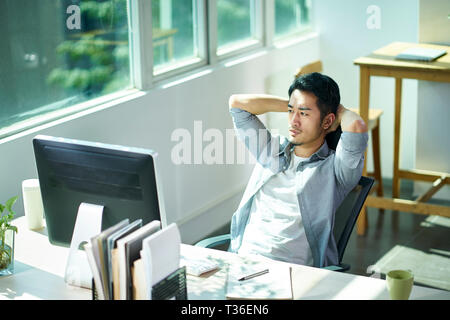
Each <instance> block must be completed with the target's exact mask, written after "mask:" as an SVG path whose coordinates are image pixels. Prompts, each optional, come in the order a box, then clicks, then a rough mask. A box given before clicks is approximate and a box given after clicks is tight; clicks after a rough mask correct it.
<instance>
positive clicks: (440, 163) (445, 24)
mask: <svg viewBox="0 0 450 320" xmlns="http://www.w3.org/2000/svg"><path fill="white" fill-rule="evenodd" d="M449 12H450V1H448V0H427V1H424V0H420V19H419V41H420V42H427V43H436V44H445V45H450V20H449V19H448V17H447V16H448V13H449ZM448 54H450V53H448ZM449 101H450V83H438V82H431V81H419V86H418V110H417V114H418V117H417V147H416V166H417V169H424V170H432V171H439V172H450V140H449V139H448V137H450V126H449V125H448V121H449V120H450V103H449ZM429 187H430V184H429V183H423V182H417V183H415V185H414V192H415V193H416V194H418V195H420V194H423V193H424V192H425V191H426V190H427V189H428V188H429ZM433 198H440V199H446V200H449V199H450V186H445V187H444V188H442V189H441V190H440V191H439V192H438V193H437V194H436V195H435V196H433Z"/></svg>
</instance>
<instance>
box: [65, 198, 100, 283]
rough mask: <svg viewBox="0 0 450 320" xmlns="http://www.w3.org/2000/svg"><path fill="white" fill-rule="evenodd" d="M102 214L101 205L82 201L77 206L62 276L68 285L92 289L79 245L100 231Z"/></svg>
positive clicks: (85, 262) (89, 274)
mask: <svg viewBox="0 0 450 320" xmlns="http://www.w3.org/2000/svg"><path fill="white" fill-rule="evenodd" d="M102 215H103V206H99V205H95V204H89V203H84V202H83V203H82V204H80V207H79V208H78V214H77V219H76V222H75V228H74V230H73V235H72V241H71V242H70V250H69V258H68V259H67V265H66V273H65V276H64V280H65V281H66V283H68V284H70V285H73V286H77V287H83V288H87V289H92V272H91V268H90V266H89V263H88V260H87V256H86V252H85V251H83V250H80V245H84V243H86V242H89V241H90V239H91V238H92V237H94V236H96V235H98V234H99V233H100V232H101V231H102V230H101V229H102Z"/></svg>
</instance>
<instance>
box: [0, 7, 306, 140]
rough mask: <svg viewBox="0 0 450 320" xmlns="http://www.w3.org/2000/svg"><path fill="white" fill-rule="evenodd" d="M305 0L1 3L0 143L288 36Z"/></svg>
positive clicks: (299, 22) (297, 25) (300, 19)
mask: <svg viewBox="0 0 450 320" xmlns="http://www.w3.org/2000/svg"><path fill="white" fill-rule="evenodd" d="M310 2H311V1H310V0H271V1H261V0H151V1H150V0H56V1H55V0H41V1H29V0H2V1H0V29H1V30H2V45H1V46H0V57H2V59H0V138H2V137H5V136H8V135H12V134H14V133H16V132H20V131H22V130H25V129H27V128H30V127H33V126H36V125H39V124H42V123H45V122H48V121H51V120H54V119H56V118H61V117H63V116H66V115H68V114H71V113H75V112H78V111H81V110H82V109H86V108H89V107H91V106H94V105H96V104H99V103H103V102H105V101H106V100H111V99H114V98H115V97H117V96H120V95H124V94H126V93H125V91H124V90H125V89H130V88H138V89H141V90H148V89H150V88H151V87H152V85H153V84H154V83H156V82H157V81H160V80H163V79H166V78H169V77H171V76H173V75H175V74H183V73H185V72H186V71H189V70H191V69H195V68H197V67H199V66H203V65H206V64H207V63H209V64H211V65H214V64H215V63H217V61H218V60H220V59H224V58H228V57H230V56H231V55H236V54H239V53H242V52H244V51H248V50H251V49H254V48H257V47H261V46H262V45H263V41H262V39H263V38H264V40H265V42H266V45H268V46H270V45H271V44H272V42H273V41H272V39H273V38H275V39H277V38H284V37H286V36H295V35H296V34H297V33H298V32H300V31H302V30H304V29H305V28H308V26H309V25H310V24H311V23H310V18H309V16H310V7H311V5H310ZM272 12H274V14H273V15H267V13H272ZM265 13H266V14H265ZM207 58H208V59H207ZM113 93H115V94H113ZM97 98H100V99H97Z"/></svg>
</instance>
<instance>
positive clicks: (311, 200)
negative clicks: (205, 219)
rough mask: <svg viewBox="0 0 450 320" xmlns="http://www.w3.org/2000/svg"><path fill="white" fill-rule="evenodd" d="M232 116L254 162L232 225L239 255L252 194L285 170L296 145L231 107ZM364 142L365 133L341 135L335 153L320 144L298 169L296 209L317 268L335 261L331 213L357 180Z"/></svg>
mask: <svg viewBox="0 0 450 320" xmlns="http://www.w3.org/2000/svg"><path fill="white" fill-rule="evenodd" d="M230 113H231V116H232V118H233V122H234V126H235V130H236V135H237V137H238V139H240V140H241V141H243V142H244V144H245V145H246V147H247V149H248V150H249V151H250V153H251V154H252V155H253V156H254V157H255V158H256V160H257V164H256V165H255V168H254V170H253V173H252V175H251V177H250V180H249V182H248V184H247V188H246V189H245V192H244V195H243V197H242V200H241V202H240V204H239V207H238V209H237V210H236V212H235V213H234V214H233V217H232V220H231V230H230V233H231V245H230V251H233V252H238V251H239V248H240V246H241V244H242V239H243V235H244V231H245V228H246V226H247V224H248V222H249V220H250V219H249V216H250V212H251V208H252V205H253V201H254V197H255V194H256V193H257V192H258V191H259V190H260V188H261V187H262V186H263V185H265V184H266V183H267V181H269V179H271V178H272V176H274V175H275V174H277V173H279V172H281V171H285V170H286V169H287V168H288V167H289V164H290V162H291V154H292V151H293V149H294V145H292V144H291V143H290V142H289V140H288V139H287V138H285V137H280V136H272V135H271V133H270V132H269V130H267V129H266V127H265V126H264V124H263V123H262V122H261V121H260V120H259V118H258V117H257V116H255V115H253V114H251V113H249V112H247V111H244V110H241V109H237V108H231V109H230ZM367 140H368V134H367V133H353V132H343V133H342V135H341V138H340V140H339V143H338V145H337V148H336V152H335V151H334V150H331V149H329V148H328V145H327V143H326V142H324V144H323V145H322V146H321V147H320V148H319V150H317V151H316V152H315V153H314V154H313V155H311V157H310V158H309V160H308V161H303V162H301V163H300V164H299V165H298V167H297V172H300V174H298V175H296V179H298V181H297V182H296V183H297V185H298V188H297V192H298V193H297V198H298V204H299V208H300V212H301V214H302V223H303V226H304V229H305V234H306V238H307V241H308V243H309V247H310V249H311V253H312V257H313V266H315V267H324V266H328V265H336V264H338V262H339V261H338V252H337V247H336V241H335V239H334V236H333V226H334V213H335V211H336V209H337V208H338V207H339V205H340V204H341V202H342V201H343V200H344V198H345V196H346V195H347V194H348V193H349V192H350V191H351V190H352V189H353V188H354V187H355V186H356V184H357V183H358V181H359V179H360V178H361V174H362V170H363V166H364V152H365V149H366V147H367Z"/></svg>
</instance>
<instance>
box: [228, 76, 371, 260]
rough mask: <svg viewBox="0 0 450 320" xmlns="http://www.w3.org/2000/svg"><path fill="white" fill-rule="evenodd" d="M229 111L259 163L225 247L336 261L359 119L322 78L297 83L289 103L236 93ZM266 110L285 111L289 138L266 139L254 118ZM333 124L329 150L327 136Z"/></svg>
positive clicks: (356, 171)
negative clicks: (335, 135) (338, 215)
mask: <svg viewBox="0 0 450 320" xmlns="http://www.w3.org/2000/svg"><path fill="white" fill-rule="evenodd" d="M229 107H230V113H231V115H232V118H233V122H234V126H235V130H236V134H237V135H238V137H239V139H241V140H242V141H244V143H245V144H246V146H247V148H248V149H249V150H250V152H251V153H252V154H253V156H255V157H256V159H257V161H258V163H257V165H256V166H255V169H254V171H253V173H252V176H251V178H250V181H249V183H248V185H247V188H246V190H245V193H244V196H243V198H242V201H241V203H240V205H239V208H238V210H237V211H236V212H235V213H234V215H233V218H232V222H231V246H230V250H231V251H234V252H238V253H239V254H259V255H263V256H266V257H269V258H272V259H276V260H282V261H287V262H292V263H298V264H304V265H310V266H316V267H324V266H327V265H335V264H337V263H338V253H337V248H336V242H335V239H334V236H333V232H332V231H333V225H334V213H335V211H336V209H337V208H338V207H339V205H340V203H341V202H342V200H343V199H344V198H345V196H346V195H347V194H348V192H350V191H351V190H352V189H353V188H354V186H355V185H356V184H357V183H358V181H359V179H360V177H361V174H362V169H363V166H364V151H365V149H366V146H367V140H368V134H367V126H366V124H365V123H364V121H363V120H362V119H361V117H359V115H358V114H356V113H354V112H351V111H350V110H347V109H345V108H344V107H343V106H342V105H341V104H340V94H339V87H338V85H337V84H336V82H335V81H333V80H332V79H331V78H330V77H328V76H325V75H322V74H320V73H311V74H308V75H304V76H301V77H299V78H297V79H296V80H295V81H294V82H293V83H292V85H291V86H290V88H289V100H286V99H283V98H280V97H275V96H269V95H247V94H238V95H232V96H231V97H230V100H229ZM266 112H288V119H289V138H285V137H276V136H272V135H271V134H270V132H269V131H268V130H267V129H266V128H265V127H264V125H263V123H262V122H261V121H260V120H259V119H258V117H256V115H260V114H264V113H266ZM339 125H340V126H341V129H342V134H341V137H340V139H339V143H338V145H337V148H336V151H334V150H331V149H329V148H328V145H327V143H326V140H325V136H326V135H327V134H328V133H330V132H333V131H335V130H336V129H337V128H338V126H339ZM252 132H253V133H252Z"/></svg>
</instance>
